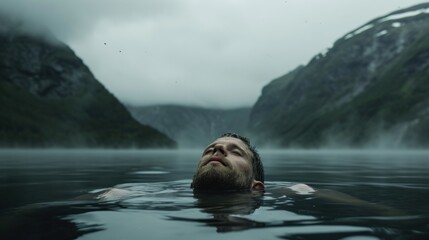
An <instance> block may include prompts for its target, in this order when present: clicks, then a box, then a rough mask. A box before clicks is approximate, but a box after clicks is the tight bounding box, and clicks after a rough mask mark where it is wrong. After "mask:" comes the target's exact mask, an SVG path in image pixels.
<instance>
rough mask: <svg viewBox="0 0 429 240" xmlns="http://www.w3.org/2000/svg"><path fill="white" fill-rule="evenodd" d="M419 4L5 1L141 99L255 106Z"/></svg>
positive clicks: (127, 98)
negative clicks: (278, 83)
mask: <svg viewBox="0 0 429 240" xmlns="http://www.w3.org/2000/svg"><path fill="white" fill-rule="evenodd" d="M422 2H425V1H413V0H0V9H1V10H3V11H5V12H7V13H9V14H12V15H14V16H17V17H19V18H25V19H27V20H30V21H31V22H33V23H38V24H42V25H45V26H47V27H48V28H49V29H50V30H51V32H52V33H53V34H54V35H55V36H56V37H57V38H59V39H60V40H61V41H63V42H65V43H66V44H68V45H69V46H70V47H71V48H72V49H73V50H74V51H75V52H76V54H77V55H78V56H79V57H80V58H82V59H83V61H84V62H85V63H86V64H87V65H88V66H89V67H90V69H91V70H92V72H93V73H94V75H95V76H96V78H97V79H98V80H99V81H100V82H101V83H103V84H104V86H106V88H107V89H109V90H110V91H111V92H112V93H113V94H114V95H115V96H116V97H118V98H119V99H120V100H121V101H123V102H126V103H131V104H134V105H152V104H170V103H173V104H184V105H193V106H204V107H220V108H232V107H239V106H251V105H252V104H253V103H254V102H255V101H256V100H257V98H258V97H259V95H260V93H261V89H262V87H263V86H264V85H266V84H268V83H269V82H270V81H271V80H273V79H274V78H276V77H279V76H281V75H284V74H286V73H287V72H289V71H290V70H292V69H294V68H295V67H297V66H298V65H300V64H307V63H308V61H309V60H310V59H311V58H312V57H313V56H315V55H316V54H318V53H320V52H323V51H324V50H325V49H327V48H328V47H331V46H332V44H333V43H334V41H335V40H337V39H338V38H340V37H342V36H344V35H346V34H347V33H348V32H350V31H352V30H353V29H355V28H358V27H359V26H361V25H363V24H365V23H366V22H368V21H370V20H372V19H373V18H376V17H379V16H381V15H385V14H387V13H390V12H392V11H395V10H398V9H400V8H404V7H409V6H412V5H415V4H418V3H422Z"/></svg>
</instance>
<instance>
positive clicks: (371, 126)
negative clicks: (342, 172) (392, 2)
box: [249, 4, 429, 147]
mask: <svg viewBox="0 0 429 240" xmlns="http://www.w3.org/2000/svg"><path fill="white" fill-rule="evenodd" d="M428 92H429V4H421V5H418V6H414V7H411V8H407V9H403V10H400V11H396V12H393V13H391V14H388V15H386V16H383V17H380V18H377V19H374V20H373V21H370V22H368V23H367V24H364V25H363V26H361V27H359V28H358V29H355V30H353V31H352V32H350V33H348V34H346V35H345V36H344V37H342V38H341V39H339V40H338V41H336V42H335V44H334V45H333V47H332V48H331V49H329V50H328V51H327V52H325V53H322V54H318V55H317V56H315V57H314V58H313V59H312V60H311V61H310V62H309V63H308V65H306V66H300V67H298V68H297V69H295V70H294V71H292V72H290V73H288V74H286V75H284V76H282V77H280V78H278V79H275V80H273V81H272V82H271V83H270V84H268V85H267V86H265V87H264V89H263V91H262V94H261V96H260V98H259V99H258V101H257V103H256V104H255V106H254V107H253V109H252V111H251V117H250V119H251V120H250V123H249V130H250V131H251V132H252V134H253V135H254V136H255V137H257V138H258V140H259V144H267V145H268V144H272V145H275V146H281V147H324V146H331V147H338V146H340V147H425V146H429V134H428V133H429V95H428ZM268 139H269V140H268Z"/></svg>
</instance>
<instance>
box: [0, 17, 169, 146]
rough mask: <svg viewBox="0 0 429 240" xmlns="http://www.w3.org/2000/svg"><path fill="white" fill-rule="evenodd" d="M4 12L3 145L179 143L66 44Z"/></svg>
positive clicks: (0, 66)
mask: <svg viewBox="0 0 429 240" xmlns="http://www.w3.org/2000/svg"><path fill="white" fill-rule="evenodd" d="M24 29H25V27H24V25H23V24H21V23H16V22H12V21H9V20H8V19H6V18H4V17H1V18H0V147H31V148H33V147H106V148H129V147H137V148H145V147H174V146H175V142H174V141H173V140H171V139H170V138H168V137H167V136H165V135H164V134H162V133H160V132H159V131H157V130H155V129H153V128H151V127H148V126H142V125H141V124H139V123H138V122H137V121H135V120H134V119H133V118H132V117H131V115H130V114H129V113H128V111H127V110H126V108H125V107H124V106H123V105H122V104H121V103H120V102H119V101H118V100H117V99H116V98H115V97H114V96H113V95H112V94H111V93H109V92H108V91H107V90H106V89H105V88H104V87H103V86H102V85H101V84H100V83H99V82H98V81H97V80H96V79H95V78H94V76H93V75H92V73H91V72H90V70H89V69H88V67H87V66H85V64H84V63H83V62H82V60H81V59H79V58H78V57H77V56H76V55H75V54H74V52H73V51H72V50H71V49H70V48H69V47H68V46H66V45H65V44H63V43H61V42H60V41H58V40H56V39H54V38H53V37H52V36H45V35H44V36H42V35H38V34H36V33H29V32H28V31H26V30H24Z"/></svg>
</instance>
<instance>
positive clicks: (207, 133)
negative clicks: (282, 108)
mask: <svg viewBox="0 0 429 240" xmlns="http://www.w3.org/2000/svg"><path fill="white" fill-rule="evenodd" d="M127 108H128V110H129V111H130V112H131V114H132V115H133V117H134V118H135V119H137V120H138V121H139V122H140V123H142V124H147V125H150V126H152V127H154V128H156V129H158V130H159V131H161V132H163V133H165V134H166V135H168V136H169V137H171V138H172V139H174V140H175V141H177V143H178V145H179V146H180V147H185V148H186V147H188V148H192V147H205V146H206V145H207V144H209V143H210V142H211V141H213V140H214V139H215V138H217V137H219V136H220V134H222V133H225V132H237V133H243V132H244V131H245V129H246V126H247V123H248V118H249V114H250V108H237V109H230V110H222V109H206V108H200V107H187V106H178V105H156V106H146V107H135V106H127Z"/></svg>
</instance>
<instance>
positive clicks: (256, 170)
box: [220, 133, 264, 182]
mask: <svg viewBox="0 0 429 240" xmlns="http://www.w3.org/2000/svg"><path fill="white" fill-rule="evenodd" d="M220 137H232V138H237V139H240V140H241V141H242V142H244V143H245V144H246V146H247V147H248V148H249V150H250V151H251V152H252V168H253V175H254V178H255V180H257V181H261V182H264V166H263V165H262V161H261V157H260V156H259V153H258V151H256V148H255V146H253V145H251V144H250V141H249V139H248V138H246V137H243V136H240V135H238V134H237V133H224V134H222V135H221V136H220Z"/></svg>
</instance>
